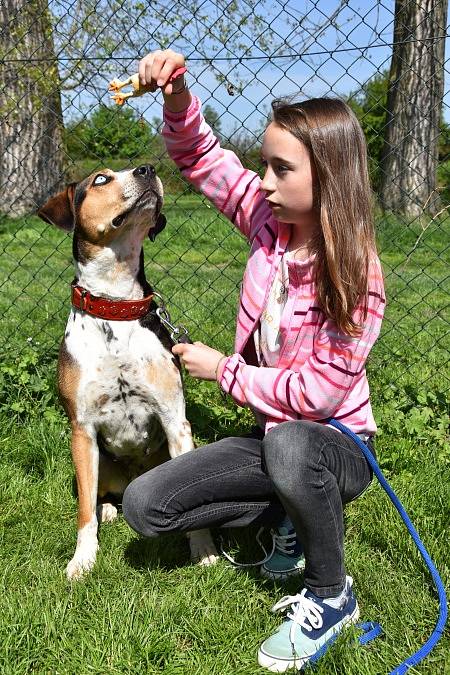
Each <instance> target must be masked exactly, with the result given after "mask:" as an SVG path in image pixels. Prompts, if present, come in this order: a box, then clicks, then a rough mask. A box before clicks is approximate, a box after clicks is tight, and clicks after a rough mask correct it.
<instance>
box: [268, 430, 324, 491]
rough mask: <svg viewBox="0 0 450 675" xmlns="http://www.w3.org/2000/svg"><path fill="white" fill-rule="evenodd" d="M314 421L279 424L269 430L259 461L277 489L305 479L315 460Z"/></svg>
mask: <svg viewBox="0 0 450 675" xmlns="http://www.w3.org/2000/svg"><path fill="white" fill-rule="evenodd" d="M316 426H317V425H315V424H314V422H307V421H299V422H283V423H281V424H278V425H277V426H276V427H274V428H273V429H271V430H270V431H269V432H268V433H267V434H266V436H265V437H264V440H263V443H262V454H263V462H264V466H265V468H266V471H267V473H268V475H269V476H270V478H271V480H272V481H273V483H274V484H275V486H277V485H278V484H280V483H282V484H286V483H287V484H290V483H291V481H292V479H293V478H294V477H295V479H296V481H297V485H298V484H299V483H298V481H301V480H302V478H303V477H305V478H306V476H307V470H308V469H312V468H313V465H314V461H315V460H316V459H317V458H316V457H314V456H315V454H316V453H314V452H312V446H313V444H314V442H315V441H316V440H317V429H316Z"/></svg>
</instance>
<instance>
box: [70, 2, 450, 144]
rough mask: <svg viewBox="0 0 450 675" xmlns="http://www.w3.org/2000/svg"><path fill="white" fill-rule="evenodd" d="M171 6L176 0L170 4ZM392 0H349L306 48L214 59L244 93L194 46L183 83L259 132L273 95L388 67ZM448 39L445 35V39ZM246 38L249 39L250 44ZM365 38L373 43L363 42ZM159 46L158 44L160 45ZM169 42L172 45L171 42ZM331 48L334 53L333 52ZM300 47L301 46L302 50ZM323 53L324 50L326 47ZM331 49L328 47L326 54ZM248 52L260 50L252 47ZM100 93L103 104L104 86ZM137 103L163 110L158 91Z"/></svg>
mask: <svg viewBox="0 0 450 675" xmlns="http://www.w3.org/2000/svg"><path fill="white" fill-rule="evenodd" d="M212 4H213V3H212ZM339 5H340V2H339V0H318V2H317V1H316V2H313V1H312V0H289V1H288V2H287V3H285V6H286V7H287V9H288V10H289V11H290V13H291V14H292V15H294V16H299V17H300V16H301V15H302V14H305V13H307V14H308V17H309V19H310V20H312V21H315V22H316V23H317V22H320V23H321V22H323V20H324V18H325V17H326V16H331V15H332V14H333V12H334V10H335V9H336V8H337V7H338V6H339ZM174 7H176V3H175V5H174ZM393 11H394V0H392V1H391V0H384V1H383V2H369V1H367V0H349V2H348V3H347V4H346V6H345V7H344V8H341V9H340V11H339V14H338V17H337V21H336V24H337V26H334V27H329V28H328V29H327V30H326V31H325V32H324V33H322V34H321V35H320V36H319V37H317V38H315V39H314V40H310V43H309V44H308V45H307V46H306V50H305V53H304V54H303V55H299V56H296V57H289V58H276V59H274V61H273V62H268V61H266V60H258V59H254V60H245V62H244V63H243V64H242V65H241V66H239V64H238V63H237V62H236V61H219V60H218V61H216V67H217V68H218V69H219V70H220V72H221V73H222V74H223V75H224V76H226V78H227V80H228V82H231V83H235V82H236V81H237V78H238V73H239V72H241V73H243V74H244V77H245V78H246V79H247V84H246V86H245V88H244V91H243V92H242V94H239V93H237V94H236V95H235V96H230V95H229V93H228V92H227V88H226V86H225V85H223V84H221V85H218V83H217V80H216V78H215V77H214V74H213V72H212V69H211V68H208V67H206V68H205V65H204V64H201V63H200V62H199V61H198V60H197V59H198V58H199V55H198V54H196V53H195V51H194V52H193V53H191V59H190V60H189V61H188V68H189V76H188V82H189V86H190V87H191V89H192V91H193V92H195V93H196V94H198V95H199V96H200V98H201V99H202V101H203V103H209V104H210V105H212V106H213V107H214V108H215V109H216V110H217V112H218V113H219V114H220V115H221V121H222V129H223V131H224V132H225V133H226V134H231V133H232V132H233V131H234V130H238V129H240V128H242V127H244V128H246V129H248V130H251V131H257V130H258V129H260V128H261V125H263V123H264V119H265V116H266V111H267V110H268V109H269V107H270V101H271V100H272V99H273V98H276V97H279V96H284V95H290V94H298V95H299V96H301V97H306V98H310V97H314V96H323V95H337V96H339V95H346V94H348V93H350V92H351V91H355V90H357V89H358V88H359V87H360V86H361V85H362V84H364V82H366V81H367V80H368V79H370V78H371V77H372V76H373V75H374V74H375V73H376V72H377V71H381V70H384V69H387V68H389V64H390V58H391V47H390V46H389V44H390V43H391V42H392V37H393ZM270 24H271V30H274V31H276V32H277V33H278V34H279V35H281V36H287V35H288V33H289V31H290V29H289V28H288V26H287V24H286V22H285V21H284V17H283V15H278V16H277V15H276V14H274V15H273V16H271V17H270ZM306 35H307V32H306V30H304V31H303V32H300V31H298V32H297V34H295V35H293V36H292V35H291V43H292V42H293V45H294V47H295V46H296V45H298V46H299V47H300V45H301V43H302V42H303V41H304V39H305V36H306ZM447 42H448V39H447ZM248 44H251V43H248ZM368 45H372V47H370V48H367V49H366V47H367V46H368ZM157 47H158V45H155V48H157ZM173 47H174V48H176V47H177V45H173ZM333 50H336V51H334V53H332V54H331V52H332V51H333ZM299 51H300V49H299ZM324 52H325V53H324ZM326 52H330V53H326ZM251 53H252V55H255V56H261V55H262V52H261V51H259V49H258V48H257V47H256V46H255V47H252V49H251ZM127 65H128V66H129V67H128V68H127V69H126V71H124V72H120V67H119V68H118V72H117V76H119V77H122V76H124V75H125V73H128V74H131V73H132V72H134V71H135V70H136V68H137V61H133V59H131V60H130V63H129V64H127ZM448 82H449V78H448V72H446V86H445V92H446V94H445V97H444V115H445V117H446V119H449V117H450V114H449V105H450V97H449V93H448ZM106 89H107V81H105V95H104V96H103V98H102V99H101V100H102V102H104V103H107V102H108V100H109V97H108V94H107V92H106ZM97 102H98V101H97V100H95V99H93V98H92V97H89V96H88V95H87V94H86V92H78V97H77V99H76V105H77V106H81V107H82V108H83V109H85V110H86V109H87V108H89V107H92V106H94V105H96V104H97ZM131 105H132V107H133V108H134V109H136V110H138V111H140V112H141V113H142V114H143V116H144V117H145V118H147V119H152V118H153V117H155V116H156V117H160V116H161V95H160V94H159V95H157V96H155V95H146V96H145V97H143V98H142V99H134V100H133V101H132V102H131Z"/></svg>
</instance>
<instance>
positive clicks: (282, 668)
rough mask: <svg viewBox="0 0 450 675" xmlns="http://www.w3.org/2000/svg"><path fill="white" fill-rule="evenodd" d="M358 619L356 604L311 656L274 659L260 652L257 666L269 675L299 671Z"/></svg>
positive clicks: (324, 650) (322, 652)
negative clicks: (293, 669)
mask: <svg viewBox="0 0 450 675" xmlns="http://www.w3.org/2000/svg"><path fill="white" fill-rule="evenodd" d="M358 619H359V607H358V603H356V607H355V609H354V611H353V614H352V615H351V616H348V617H345V618H344V619H342V623H341V626H340V629H339V630H338V631H336V633H335V634H334V635H332V636H331V637H330V638H329V639H328V640H327V642H325V644H323V645H322V647H320V649H318V650H317V652H314V653H313V654H310V655H309V656H304V657H302V658H301V659H296V658H294V659H275V658H274V657H273V656H269V655H268V654H265V653H264V652H262V651H261V650H259V652H258V664H259V665H260V666H262V667H263V668H267V670H269V671H270V672H271V673H285V672H286V670H289V668H297V669H298V670H301V669H302V668H303V666H305V665H306V664H307V663H308V661H312V660H313V657H316V658H314V661H315V660H317V659H318V658H320V656H322V655H323V654H324V653H325V652H326V651H327V649H328V647H330V646H331V644H332V643H333V642H334V641H335V639H336V637H337V636H338V635H339V633H340V632H341V631H342V630H343V629H344V628H346V627H347V626H349V625H350V624H354V623H356V622H357V621H358Z"/></svg>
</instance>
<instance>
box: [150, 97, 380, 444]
mask: <svg viewBox="0 0 450 675" xmlns="http://www.w3.org/2000/svg"><path fill="white" fill-rule="evenodd" d="M164 121H165V125H164V129H163V136H164V139H165V142H166V146H167V150H168V152H169V155H170V156H171V158H172V159H173V160H174V161H175V162H176V164H177V165H178V167H179V168H180V170H181V173H182V175H183V176H184V177H185V178H187V179H188V180H189V181H190V182H191V183H192V184H193V185H195V187H196V188H197V189H199V190H200V191H201V192H202V193H203V194H204V195H205V196H206V197H207V198H208V199H209V200H210V201H211V202H212V203H213V204H214V205H215V206H216V207H217V208H218V209H219V211H221V212H222V213H223V214H224V215H225V216H226V217H227V218H229V219H230V220H231V222H232V223H233V224H234V225H235V226H236V227H237V228H238V229H239V230H240V231H241V232H242V233H243V234H244V235H245V237H246V238H247V239H248V241H249V243H250V246H251V248H250V254H249V258H248V262H247V266H246V269H245V274H244V278H243V282H242V287H241V294H240V300H239V307H238V313H237V328H236V338H235V353H234V354H232V355H231V356H229V357H228V358H227V359H226V360H224V361H222V364H221V368H220V370H219V373H218V381H219V384H220V386H221V387H222V389H223V390H224V391H225V392H227V393H229V394H230V395H231V396H232V397H233V399H234V400H235V401H236V403H237V404H238V405H241V406H249V407H251V408H252V409H254V410H257V411H259V412H260V413H262V414H263V415H265V418H266V431H268V430H269V429H270V428H272V427H273V426H275V425H276V424H278V423H280V422H285V421H288V420H300V419H304V420H312V421H316V422H324V421H325V420H326V419H327V418H328V417H335V418H336V419H339V420H341V421H342V422H343V423H344V424H346V425H347V426H349V427H350V428H351V429H352V430H353V431H354V432H355V433H363V434H364V433H365V434H370V435H372V434H374V433H375V432H376V425H375V421H374V419H373V415H372V409H371V406H370V400H369V385H368V382H367V377H366V372H365V362H366V359H367V356H368V354H369V352H370V349H371V347H372V345H373V344H374V342H375V340H376V339H377V337H378V334H379V332H380V327H381V320H382V318H383V312H384V306H385V296H384V289H383V277H382V272H381V266H380V261H379V259H378V257H377V256H376V255H374V257H373V259H372V260H370V267H369V295H368V313H367V319H366V321H365V324H364V329H363V332H362V334H361V335H360V336H359V337H357V338H354V337H350V336H348V335H346V334H343V333H342V332H339V331H338V330H337V327H336V325H335V324H334V323H333V322H332V321H330V320H329V319H327V318H326V317H325V315H324V314H323V312H322V311H321V309H320V307H318V306H317V303H316V298H315V288H314V280H313V276H312V272H313V260H312V259H310V260H307V261H305V262H299V261H289V262H288V269H289V289H288V300H287V303H286V306H285V308H284V311H283V316H282V321H281V325H280V334H281V349H280V355H279V360H278V363H277V365H276V367H273V368H268V367H259V366H258V365H257V362H256V359H255V358H254V357H255V355H254V349H253V345H252V343H253V338H252V335H253V332H254V330H255V328H256V327H257V325H258V322H259V318H260V315H261V313H262V311H263V309H264V308H265V306H266V303H267V297H268V294H269V291H270V288H271V285H272V282H273V279H274V277H275V273H276V270H277V268H278V265H279V264H280V260H281V256H282V255H283V253H284V251H285V249H286V246H287V244H288V241H289V237H290V229H291V226H290V225H289V224H286V223H281V222H278V221H277V220H275V218H274V217H273V215H272V212H271V210H270V208H269V206H268V205H267V204H266V202H265V194H264V192H263V191H262V190H261V189H260V184H261V180H260V178H259V176H258V175H257V174H256V173H254V172H253V171H249V170H248V169H245V168H244V167H243V166H242V164H241V163H240V161H239V159H238V158H237V157H236V155H235V154H234V153H233V152H231V151H229V150H224V149H223V148H221V147H220V144H219V141H218V139H217V138H216V137H215V136H214V134H213V132H212V131H211V129H210V128H209V126H208V125H207V124H206V122H205V120H204V118H203V116H202V114H201V104H200V101H199V99H198V98H196V97H193V99H192V103H191V104H190V106H189V107H188V108H187V109H186V110H184V111H183V112H179V113H173V112H171V111H169V110H167V109H165V110H164ZM361 312H362V308H361V307H359V308H357V309H356V310H355V314H354V316H355V319H356V320H357V321H358V319H359V317H360V316H361ZM252 351H253V355H251V354H252Z"/></svg>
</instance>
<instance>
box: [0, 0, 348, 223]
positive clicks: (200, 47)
mask: <svg viewBox="0 0 450 675" xmlns="http://www.w3.org/2000/svg"><path fill="white" fill-rule="evenodd" d="M48 2H49V0H0V19H1V22H2V23H1V25H2V29H1V37H0V63H2V65H1V67H0V112H1V113H2V115H1V117H2V118H4V119H3V121H2V123H1V125H2V126H1V127H0V131H1V139H2V141H1V142H0V151H1V156H2V160H1V164H0V167H1V169H0V180H1V184H2V186H3V188H4V194H3V200H2V208H3V209H5V210H6V211H8V212H12V213H16V214H17V215H19V214H21V213H25V212H27V211H30V210H31V211H33V210H35V208H36V205H37V204H38V203H42V201H43V200H44V199H45V197H46V196H47V195H48V194H50V193H51V192H54V191H55V190H56V189H57V187H58V186H59V184H60V183H61V181H62V180H63V178H64V172H63V168H64V167H63V156H64V148H63V146H62V143H61V130H62V115H61V92H63V93H64V92H69V91H77V92H80V91H83V93H84V94H85V95H86V96H91V97H94V98H95V99H97V100H100V99H101V98H102V97H103V96H104V95H105V91H106V87H107V82H108V80H109V79H111V77H112V76H122V75H124V74H125V73H126V72H130V69H131V68H135V67H136V58H137V56H138V55H139V54H140V55H141V56H143V55H144V54H145V53H147V52H149V51H152V50H154V49H157V48H162V49H163V48H165V47H168V46H174V48H176V49H181V50H182V51H183V52H184V53H185V54H186V56H187V57H188V59H189V57H190V56H193V57H194V58H195V59H197V60H198V59H202V60H203V62H202V64H198V66H197V67H198V68H204V66H205V63H208V64H209V68H210V69H211V70H212V72H214V73H215V75H216V78H217V80H218V81H219V82H223V83H224V84H226V86H227V89H228V91H229V92H230V93H233V91H236V90H239V87H240V86H241V84H242V82H243V81H246V80H249V79H251V78H252V73H251V72H250V71H249V70H248V69H246V68H245V66H244V65H242V67H240V66H237V67H236V68H232V69H230V68H229V65H228V64H227V63H226V61H224V62H222V61H220V60H216V59H215V58H214V56H215V55H217V56H219V57H220V58H221V59H222V58H225V59H226V58H232V59H233V58H235V57H236V55H244V56H246V55H248V56H249V55H251V54H252V52H254V50H257V52H258V54H269V53H270V54H272V55H274V56H279V55H283V54H288V53H290V52H291V53H293V54H295V53H299V52H304V51H305V50H306V48H307V47H308V46H309V45H310V44H311V43H312V42H313V41H314V35H317V34H320V33H323V31H324V30H326V29H327V28H329V27H334V26H335V25H336V17H337V14H338V13H339V11H340V9H341V8H345V5H346V4H347V0H341V1H340V2H339V6H338V8H337V10H336V11H335V12H333V13H332V14H331V16H325V15H324V14H323V13H319V15H318V16H316V15H314V20H313V21H312V20H310V19H309V12H308V13H307V14H303V13H301V12H299V11H298V10H296V9H294V8H289V11H288V10H283V11H282V12H281V14H280V7H279V5H278V4H277V3H275V4H274V3H272V2H271V0H259V1H258V2H254V0H250V1H247V0H246V1H245V2H243V1H241V0H231V2H230V0H214V1H212V0H190V2H189V3H177V4H175V5H174V4H173V3H172V4H169V5H168V4H167V2H165V1H163V0H155V1H154V2H152V3H145V2H142V0H125V1H124V0H74V2H70V3H67V2H65V0H52V2H51V3H49V5H50V7H51V15H50V12H49V9H48V4H47V3H48ZM174 10H175V11H174ZM275 20H277V21H278V22H279V21H280V20H281V21H282V22H283V30H284V31H285V34H284V35H283V34H280V33H279V32H277V31H275V30H273V29H272V22H273V21H275ZM300 26H301V31H300V35H299V27H300ZM55 54H56V55H57V61H56V60H55ZM211 56H213V58H211ZM17 58H20V59H25V60H26V59H33V62H32V64H31V62H29V63H25V64H19V65H17V61H16V60H15V59H17ZM308 58H310V59H313V58H314V57H308V56H307V55H305V56H304V60H308ZM192 67H193V69H194V68H195V67H196V66H195V64H193V66H192ZM230 72H232V76H230V75H229V73H230ZM230 77H232V78H233V81H231V82H230V80H229V78H230ZM63 100H66V99H64V98H63ZM67 102H68V103H69V101H67ZM6 192H8V194H7V196H6V199H5V193H6Z"/></svg>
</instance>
